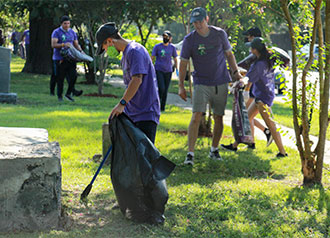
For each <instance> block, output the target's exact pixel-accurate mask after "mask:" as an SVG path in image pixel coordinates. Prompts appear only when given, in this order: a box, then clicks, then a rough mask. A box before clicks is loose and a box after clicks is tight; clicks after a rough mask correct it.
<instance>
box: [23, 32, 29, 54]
mask: <svg viewBox="0 0 330 238" xmlns="http://www.w3.org/2000/svg"><path fill="white" fill-rule="evenodd" d="M22 41H24V49H25V59H27V58H28V57H29V55H30V30H29V29H27V30H25V31H24V32H23V36H22Z"/></svg>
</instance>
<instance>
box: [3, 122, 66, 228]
mask: <svg viewBox="0 0 330 238" xmlns="http://www.w3.org/2000/svg"><path fill="white" fill-rule="evenodd" d="M60 157H61V155H60V146H59V144H58V143H57V142H51V143H50V142H48V133H47V130H45V129H34V128H7V127H0V181H1V182H0V233H2V232H5V233H8V232H13V231H40V230H49V229H57V228H59V226H60V222H61V163H60Z"/></svg>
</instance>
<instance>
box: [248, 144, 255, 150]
mask: <svg viewBox="0 0 330 238" xmlns="http://www.w3.org/2000/svg"><path fill="white" fill-rule="evenodd" d="M247 148H248V149H251V150H254V149H255V148H256V143H251V144H248V146H247Z"/></svg>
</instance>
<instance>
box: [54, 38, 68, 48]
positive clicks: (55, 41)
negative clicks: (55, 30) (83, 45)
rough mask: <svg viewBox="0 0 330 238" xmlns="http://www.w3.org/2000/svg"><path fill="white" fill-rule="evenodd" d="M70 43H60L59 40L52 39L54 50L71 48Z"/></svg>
mask: <svg viewBox="0 0 330 238" xmlns="http://www.w3.org/2000/svg"><path fill="white" fill-rule="evenodd" d="M70 45H71V44H70V43H69V42H66V43H58V39H57V38H52V40H51V46H52V48H58V49H61V48H63V47H70Z"/></svg>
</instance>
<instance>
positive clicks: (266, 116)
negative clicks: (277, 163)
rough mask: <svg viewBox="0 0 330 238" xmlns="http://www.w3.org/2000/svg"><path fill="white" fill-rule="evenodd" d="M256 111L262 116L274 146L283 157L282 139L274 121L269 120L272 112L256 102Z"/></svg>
mask: <svg viewBox="0 0 330 238" xmlns="http://www.w3.org/2000/svg"><path fill="white" fill-rule="evenodd" d="M256 105H257V107H258V110H259V113H260V115H261V116H262V119H264V121H265V123H266V125H267V126H268V128H269V130H270V133H272V136H273V138H274V141H275V144H276V146H277V148H278V150H279V151H280V153H281V154H283V155H285V154H286V152H285V149H284V146H283V144H282V139H281V135H280V133H279V132H278V131H277V129H276V124H275V122H274V120H273V119H272V118H271V113H272V110H271V108H270V107H267V106H266V105H265V104H264V103H262V102H258V103H257V104H256Z"/></svg>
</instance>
